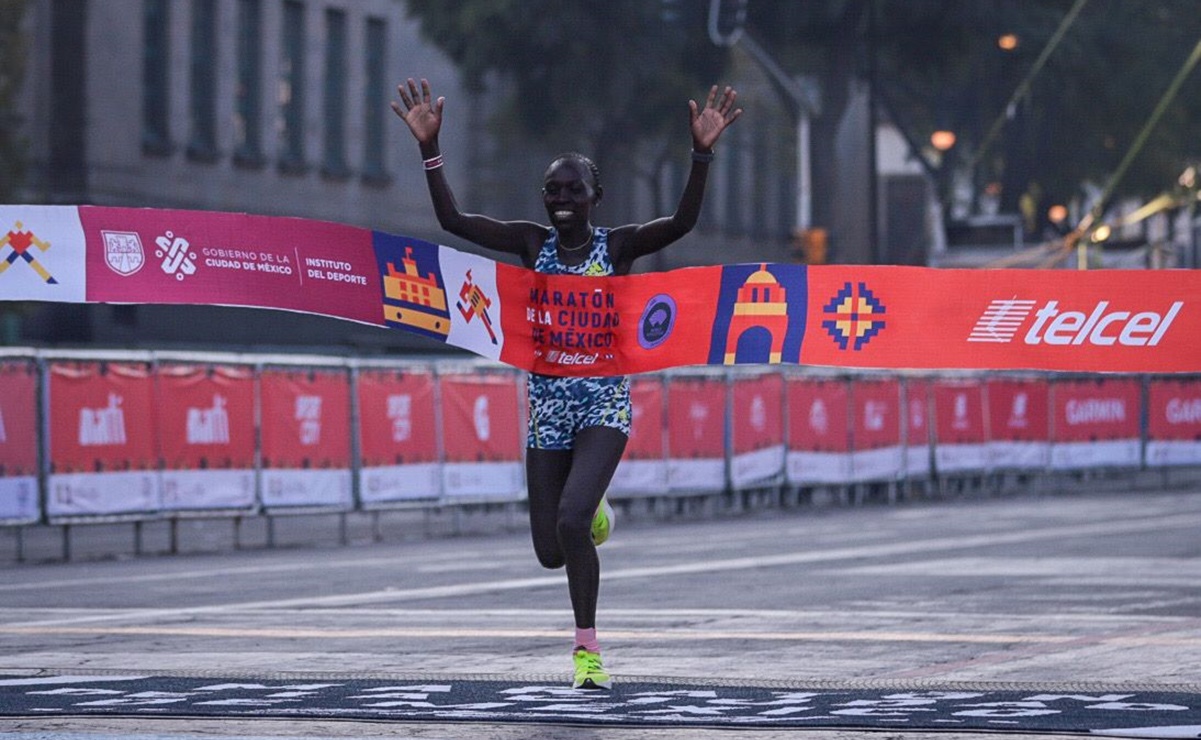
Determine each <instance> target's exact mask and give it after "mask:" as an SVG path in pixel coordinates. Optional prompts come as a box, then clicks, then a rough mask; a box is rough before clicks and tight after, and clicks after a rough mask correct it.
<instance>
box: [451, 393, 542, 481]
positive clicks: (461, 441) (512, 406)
mask: <svg viewBox="0 0 1201 740" xmlns="http://www.w3.org/2000/svg"><path fill="white" fill-rule="evenodd" d="M441 390H442V449H443V451H444V454H445V462H444V463H443V466H442V491H443V494H444V495H445V496H447V497H448V498H456V499H460V500H462V499H465V498H475V499H485V498H486V499H488V500H503V499H518V498H520V497H521V495H522V494H523V493H524V491H525V475H524V468H523V465H522V461H523V450H524V448H525V424H524V419H523V418H522V414H521V410H520V407H519V406H518V400H519V398H520V397H521V396H520V390H519V388H518V385H517V380H516V377H515V376H514V375H513V374H510V373H473V372H469V373H464V374H448V375H444V376H442V378H441Z"/></svg>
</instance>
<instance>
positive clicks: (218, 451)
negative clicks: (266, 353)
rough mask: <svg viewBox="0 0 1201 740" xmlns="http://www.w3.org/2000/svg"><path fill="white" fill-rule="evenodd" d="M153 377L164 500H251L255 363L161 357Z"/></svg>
mask: <svg viewBox="0 0 1201 740" xmlns="http://www.w3.org/2000/svg"><path fill="white" fill-rule="evenodd" d="M155 380H156V383H155V404H156V407H157V409H158V419H159V445H160V451H161V453H162V459H163V472H162V487H163V508H164V509H169V510H180V509H246V508H251V507H253V506H254V504H255V496H254V487H255V481H254V478H255V473H254V467H255V438H254V432H255V428H254V370H253V369H252V368H250V367H245V366H230V365H176V364H171V365H161V366H159V367H158V368H157V369H156V371H155Z"/></svg>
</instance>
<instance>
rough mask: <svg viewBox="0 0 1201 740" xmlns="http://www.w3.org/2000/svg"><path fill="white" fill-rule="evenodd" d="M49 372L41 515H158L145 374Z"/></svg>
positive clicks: (81, 365)
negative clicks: (45, 472) (45, 492)
mask: <svg viewBox="0 0 1201 740" xmlns="http://www.w3.org/2000/svg"><path fill="white" fill-rule="evenodd" d="M48 372H49V383H48V395H49V403H48V404H47V406H48V408H49V409H50V417H49V420H48V421H49V432H48V433H49V438H50V442H49V467H50V475H49V478H48V480H47V488H48V494H49V495H48V497H47V500H46V513H47V515H48V516H50V517H68V516H87V515H93V514H124V513H147V512H152V511H157V510H158V509H159V508H160V492H159V474H158V470H157V462H158V455H157V452H156V449H155V439H156V437H157V433H158V426H157V422H156V415H155V410H154V404H153V398H154V393H153V386H152V381H151V375H150V369H149V367H148V366H147V365H145V364H142V363H124V362H66V361H56V362H52V363H50V366H49V371H48Z"/></svg>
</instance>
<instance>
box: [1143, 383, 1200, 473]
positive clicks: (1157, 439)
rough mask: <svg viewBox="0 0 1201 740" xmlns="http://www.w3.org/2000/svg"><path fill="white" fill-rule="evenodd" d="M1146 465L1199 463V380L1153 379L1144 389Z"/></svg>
mask: <svg viewBox="0 0 1201 740" xmlns="http://www.w3.org/2000/svg"><path fill="white" fill-rule="evenodd" d="M1147 464H1148V465H1197V464H1201V381H1199V380H1198V379H1197V378H1187V379H1179V380H1176V379H1171V378H1152V379H1151V380H1150V382H1149V383H1148V388H1147Z"/></svg>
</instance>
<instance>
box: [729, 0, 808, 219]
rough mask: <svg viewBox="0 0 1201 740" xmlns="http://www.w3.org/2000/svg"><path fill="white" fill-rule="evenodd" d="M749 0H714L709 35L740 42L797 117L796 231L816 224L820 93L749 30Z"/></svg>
mask: <svg viewBox="0 0 1201 740" xmlns="http://www.w3.org/2000/svg"><path fill="white" fill-rule="evenodd" d="M747 2H748V0H711V2H710V5H709V39H710V40H711V41H712V42H713V43H714V44H716V45H718V46H725V47H733V46H739V47H741V48H742V49H745V50H746V52H747V53H748V54H749V55H750V57H751V59H753V60H754V61H755V63H756V64H758V65H759V67H760V68H761V69H763V71H764V72H766V73H767V76H768V78H769V79H770V80H771V82H772V86H773V87H774V88H775V89H776V91H777V92H778V93H779V94H780V96H781V97H782V98H783V99H784V102H785V105H786V106H787V107H788V109H789V110H790V111H791V112H792V113H793V115H794V116H795V117H796V173H797V175H796V182H797V198H796V233H797V234H804V233H806V232H808V231H809V230H810V229H811V228H812V227H813V183H812V175H811V168H810V156H809V148H810V145H809V120H810V118H812V117H813V116H816V115H819V114H820V113H821V110H820V95H819V93H818V89H817V83H816V81H814V80H813V79H812V78H807V77H792V76H790V75H789V74H788V73H787V72H785V71H784V69H783V68H782V67H780V65H779V64H778V63H777V62H776V60H775V59H773V58H772V56H771V55H770V54H769V53H768V52H767V50H766V49H764V48H763V47H762V46H761V45H760V44H759V43H758V42H757V41H755V40H754V39H753V38H751V36H750V35H749V34H747V33H746V28H745V25H746V6H747Z"/></svg>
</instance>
